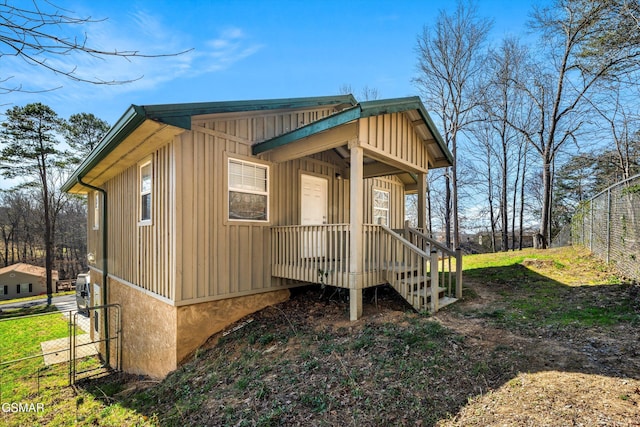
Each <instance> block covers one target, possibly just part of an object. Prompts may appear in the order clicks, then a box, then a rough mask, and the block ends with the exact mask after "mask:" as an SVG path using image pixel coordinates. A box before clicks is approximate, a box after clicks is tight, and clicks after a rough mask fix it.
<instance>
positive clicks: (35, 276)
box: [0, 262, 58, 300]
mask: <svg viewBox="0 0 640 427" xmlns="http://www.w3.org/2000/svg"><path fill="white" fill-rule="evenodd" d="M46 273H47V271H46V269H45V268H44V267H38V266H37V265H31V264H25V263H22V262H19V263H17V264H13V265H9V266H7V267H4V268H0V300H9V299H15V298H24V297H30V296H34V295H45V294H46V293H47V274H46ZM52 274H53V287H54V289H55V286H56V282H57V281H58V272H57V271H55V270H54V271H53V272H52Z"/></svg>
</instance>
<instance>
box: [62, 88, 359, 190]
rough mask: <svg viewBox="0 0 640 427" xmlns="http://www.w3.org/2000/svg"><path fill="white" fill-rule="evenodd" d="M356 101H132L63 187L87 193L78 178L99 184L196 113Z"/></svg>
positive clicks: (168, 137)
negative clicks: (142, 102) (134, 103)
mask: <svg viewBox="0 0 640 427" xmlns="http://www.w3.org/2000/svg"><path fill="white" fill-rule="evenodd" d="M355 104H356V100H355V98H354V97H353V96H352V95H336V96H321V97H308V98H287V99H268V100H252V101H249V100H248V101H232V102H202V103H185V104H163V105H147V106H138V105H132V106H131V107H129V109H128V110H127V111H126V112H125V113H124V114H123V115H122V117H120V119H119V120H118V121H117V122H116V124H115V125H114V126H113V127H112V128H111V129H110V130H109V132H107V134H106V135H105V136H104V137H103V138H102V140H101V141H100V143H99V144H98V146H97V147H96V148H95V149H94V150H93V151H92V152H91V153H90V154H89V156H88V157H87V158H86V159H85V160H84V161H83V162H82V163H81V164H80V166H78V168H77V169H76V171H75V172H74V173H73V174H72V175H71V176H70V177H69V179H68V180H67V181H66V182H65V183H64V184H63V186H62V191H65V192H70V193H86V192H87V191H88V189H87V188H86V187H83V186H82V185H81V184H80V183H79V182H78V180H79V179H81V180H82V181H83V182H86V183H88V184H91V185H93V186H100V185H102V184H104V182H106V181H107V180H108V179H110V178H112V177H114V176H115V175H117V174H118V173H121V172H122V171H124V170H125V169H126V168H129V167H130V166H131V165H133V164H135V163H136V162H138V161H140V159H142V158H143V157H144V156H147V155H149V154H151V153H152V152H153V151H154V150H155V149H157V147H159V146H160V145H162V144H164V143H166V142H167V141H169V140H171V139H172V138H173V137H174V136H176V135H178V134H180V133H181V132H184V131H185V130H190V129H191V120H192V117H194V116H204V115H210V114H223V113H239V112H252V111H256V112H257V111H267V110H268V111H273V110H280V109H295V108H312V107H317V106H326V105H333V106H334V109H335V110H337V111H339V110H342V109H343V108H349V107H351V106H353V105H355Z"/></svg>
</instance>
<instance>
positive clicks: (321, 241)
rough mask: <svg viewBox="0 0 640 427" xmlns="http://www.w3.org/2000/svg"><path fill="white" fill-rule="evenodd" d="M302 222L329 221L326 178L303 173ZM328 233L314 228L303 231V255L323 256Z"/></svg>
mask: <svg viewBox="0 0 640 427" xmlns="http://www.w3.org/2000/svg"><path fill="white" fill-rule="evenodd" d="M300 186H301V194H300V223H301V224H302V225H320V224H326V223H327V200H328V188H329V182H328V181H327V179H326V178H319V177H317V176H312V175H301V183H300ZM325 247H326V233H325V232H324V230H320V229H317V230H312V231H306V232H304V233H302V256H303V257H304V258H310V257H321V256H324V254H325Z"/></svg>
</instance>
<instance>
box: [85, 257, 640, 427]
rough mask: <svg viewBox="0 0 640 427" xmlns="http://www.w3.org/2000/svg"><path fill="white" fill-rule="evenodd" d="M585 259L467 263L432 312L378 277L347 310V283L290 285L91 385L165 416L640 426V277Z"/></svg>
mask: <svg viewBox="0 0 640 427" xmlns="http://www.w3.org/2000/svg"><path fill="white" fill-rule="evenodd" d="M579 255H580V254H579ZM572 256H573V255H572ZM580 256H582V255H580ZM583 259H585V260H586V261H585V262H583V261H582V260H583ZM580 260H581V261H580V262H574V264H575V266H574V267H571V268H570V267H567V265H566V264H567V263H566V261H564V260H561V261H562V262H560V261H557V260H554V262H551V263H539V264H540V265H537V264H538V263H536V262H533V263H532V264H531V263H530V264H529V265H528V266H527V267H524V266H522V265H520V264H518V265H512V266H508V267H504V268H498V269H496V268H493V267H491V268H486V267H483V268H482V269H481V270H477V271H476V272H475V273H474V272H473V271H471V272H469V273H468V274H467V275H466V276H465V287H464V298H463V300H461V301H458V302H456V303H455V304H452V305H450V306H448V307H446V308H444V309H443V310H441V311H440V312H438V313H436V314H435V315H434V316H429V315H428V314H425V313H416V312H415V311H413V310H412V309H411V308H410V307H409V306H408V305H407V304H406V303H405V302H404V301H403V300H402V299H401V298H400V297H399V295H398V294H397V293H396V292H395V291H394V290H392V289H391V288H389V287H381V288H378V289H377V291H375V290H373V289H369V290H367V291H366V292H365V295H364V298H363V299H364V313H363V317H362V318H361V319H360V320H358V321H356V322H350V321H349V316H348V313H349V304H348V301H347V300H346V296H347V295H346V291H345V290H342V291H338V290H336V289H334V288H326V289H324V290H322V289H320V288H319V287H318V286H309V287H305V288H299V289H295V290H294V291H293V295H292V297H291V299H290V300H289V301H286V302H284V303H282V304H279V305H277V306H274V307H269V308H267V309H265V310H262V311H260V312H258V313H254V314H253V315H251V316H248V317H247V318H245V319H243V320H241V321H240V322H238V323H237V324H236V326H239V327H238V328H236V329H233V327H232V328H230V330H232V332H231V333H229V334H227V335H223V334H222V333H221V334H217V335H215V336H213V337H212V338H211V339H210V340H209V342H208V343H207V345H205V346H204V347H203V348H201V349H199V350H198V351H197V352H195V353H194V354H193V355H192V356H191V357H190V358H189V360H188V361H186V363H185V364H184V365H182V366H181V368H179V369H178V370H177V371H175V372H174V373H172V374H171V375H169V376H168V377H167V378H166V379H165V380H163V381H162V382H160V383H159V384H155V383H150V382H145V381H139V380H137V379H136V378H130V379H129V380H127V381H125V382H124V383H119V384H117V386H116V387H107V386H105V385H104V384H102V385H99V387H100V389H99V391H98V392H96V393H95V395H96V397H98V398H99V397H100V396H102V394H103V393H104V390H106V389H107V388H113V389H114V394H112V395H110V396H109V398H108V399H109V402H117V404H118V405H121V406H122V407H125V408H129V409H133V410H134V411H135V413H137V414H140V415H141V416H143V417H144V419H145V420H147V421H146V423H147V424H148V425H163V426H165V425H167V426H187V425H207V426H208V425H229V426H277V425H283V426H307V425H313V426H349V425H353V426H382V425H384V426H387V425H390V426H391V425H393V426H396V425H398V426H400V425H402V426H409V425H420V426H438V427H450V426H585V427H590V426H612V427H613V426H619V427H622V426H624V427H632V426H640V406H639V404H640V329H639V326H640V296H639V295H638V294H639V292H640V287H639V286H638V285H635V286H634V285H624V284H619V283H613V282H612V281H609V282H611V283H613V284H610V285H609V284H602V283H609V282H608V280H609V279H608V278H610V277H611V276H610V274H609V272H607V271H605V270H604V269H601V268H600V267H599V266H598V265H596V267H595V269H594V267H593V266H590V265H588V264H589V262H591V261H590V260H589V259H588V258H580ZM563 263H564V264H563ZM544 269H547V271H544ZM552 269H553V270H554V271H551V270H552ZM554 275H555V279H552V278H551V277H553V276H554ZM474 276H475V277H474ZM560 276H562V277H560ZM585 277H588V278H590V280H591V279H593V281H594V283H587V282H586V281H585ZM585 283H586V284H585ZM598 283H600V284H598ZM91 387H93V386H91V385H89V386H88V389H87V390H89V391H90V392H91V390H92V388H91ZM136 425H137V424H136Z"/></svg>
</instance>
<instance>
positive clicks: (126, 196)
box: [89, 145, 175, 298]
mask: <svg viewBox="0 0 640 427" xmlns="http://www.w3.org/2000/svg"><path fill="white" fill-rule="evenodd" d="M171 153H172V146H171V145H165V146H164V147H162V148H159V149H157V150H156V151H155V152H154V153H153V154H152V156H151V160H152V167H153V180H152V182H153V184H152V199H151V200H152V224H151V225H147V226H139V225H138V215H139V214H138V200H139V197H140V194H139V184H138V165H135V166H132V167H129V168H128V169H126V170H125V171H124V172H122V173H121V174H119V175H118V176H116V177H115V178H113V179H111V180H109V181H108V182H107V183H106V184H105V186H104V188H105V190H106V191H107V198H108V200H107V202H108V203H107V207H108V214H107V215H108V234H109V237H108V250H109V274H110V275H113V276H116V277H118V278H121V279H124V280H126V281H128V282H130V283H134V284H136V285H137V286H140V287H141V288H143V289H146V290H148V291H150V292H152V293H154V294H157V295H160V296H163V297H165V298H172V296H173V292H174V288H175V281H174V272H173V263H172V259H173V249H174V247H175V245H174V244H173V240H172V239H173V233H172V232H171V230H172V224H173V222H174V219H173V214H174V212H175V210H174V209H173V206H174V200H173V173H172V170H173V167H172V164H173V160H172V155H171ZM92 199H93V198H89V212H90V216H91V215H92V213H93V200H92ZM91 221H92V220H91ZM101 238H102V230H90V233H89V245H90V246H89V247H90V248H91V249H90V250H94V248H95V251H96V254H97V255H96V263H95V264H96V266H97V267H98V268H99V269H100V270H102V265H101V264H102V262H101V260H102V250H101V248H102V246H101Z"/></svg>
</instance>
